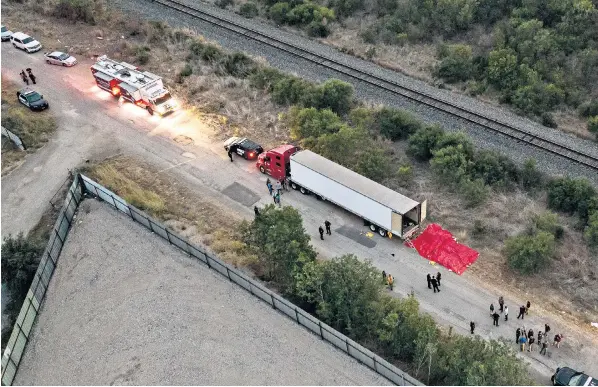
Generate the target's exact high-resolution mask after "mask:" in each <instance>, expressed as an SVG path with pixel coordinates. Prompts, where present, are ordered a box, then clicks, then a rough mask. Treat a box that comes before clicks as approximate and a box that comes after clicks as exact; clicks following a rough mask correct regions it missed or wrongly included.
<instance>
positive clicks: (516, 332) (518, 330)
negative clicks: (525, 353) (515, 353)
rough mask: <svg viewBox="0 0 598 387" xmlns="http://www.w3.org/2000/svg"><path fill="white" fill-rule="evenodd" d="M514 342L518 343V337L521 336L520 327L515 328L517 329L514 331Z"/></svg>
mask: <svg viewBox="0 0 598 387" xmlns="http://www.w3.org/2000/svg"><path fill="white" fill-rule="evenodd" d="M515 337H516V339H515V343H516V344H519V337H521V328H517V330H516V331H515Z"/></svg>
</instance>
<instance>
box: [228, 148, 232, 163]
mask: <svg viewBox="0 0 598 387" xmlns="http://www.w3.org/2000/svg"><path fill="white" fill-rule="evenodd" d="M228 158H229V159H230V162H231V163H232V162H233V148H232V147H230V148H228Z"/></svg>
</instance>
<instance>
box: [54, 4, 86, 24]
mask: <svg viewBox="0 0 598 387" xmlns="http://www.w3.org/2000/svg"><path fill="white" fill-rule="evenodd" d="M52 14H53V15H54V16H55V17H58V18H62V19H67V20H70V21H72V22H77V21H82V22H84V23H87V24H91V25H95V24H96V17H95V15H94V2H92V1H88V0H60V1H59V2H58V3H57V4H56V5H55V6H54V11H53V12H52Z"/></svg>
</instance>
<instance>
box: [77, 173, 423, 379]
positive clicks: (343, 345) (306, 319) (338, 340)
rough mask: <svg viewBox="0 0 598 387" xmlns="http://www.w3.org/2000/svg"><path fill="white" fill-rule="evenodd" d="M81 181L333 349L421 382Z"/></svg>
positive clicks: (381, 372) (91, 183) (385, 374)
mask: <svg viewBox="0 0 598 387" xmlns="http://www.w3.org/2000/svg"><path fill="white" fill-rule="evenodd" d="M81 180H82V182H83V185H84V189H85V191H86V192H89V193H92V194H93V195H95V196H96V197H98V198H99V199H101V200H103V201H105V202H106V203H108V204H110V205H112V206H113V207H114V208H116V209H117V210H118V211H120V212H122V213H123V214H125V215H127V216H129V217H131V219H133V220H134V221H136V222H138V223H140V224H142V225H143V226H145V227H146V228H148V229H149V230H151V231H152V232H154V233H156V234H158V235H160V236H161V237H162V238H164V239H166V240H167V241H168V242H169V243H170V244H172V245H175V246H176V247H178V248H179V249H181V250H183V251H184V252H185V253H187V254H189V255H190V256H192V257H195V258H197V259H199V260H200V261H201V262H203V263H205V264H206V265H207V266H208V267H209V268H211V269H213V270H215V271H217V272H218V273H220V274H222V275H223V276H225V277H226V278H228V279H229V280H230V281H231V282H234V283H235V284H237V285H239V286H241V287H242V288H244V289H245V290H247V291H248V292H250V293H251V294H253V295H254V296H256V297H258V298H259V299H260V300H262V301H264V302H266V303H267V304H268V305H270V306H272V307H273V308H274V309H276V310H278V311H280V312H282V313H283V314H284V315H286V316H287V317H289V318H290V319H292V320H294V321H295V322H297V323H298V324H299V325H301V326H303V327H305V328H307V329H308V330H310V331H311V332H312V333H314V334H316V335H318V336H319V337H320V338H321V339H322V340H325V341H327V342H329V343H330V344H332V345H334V346H335V347H336V348H338V349H340V350H342V351H343V352H345V353H347V354H348V355H349V356H351V357H352V358H354V359H356V360H358V361H359V362H360V363H363V364H365V365H366V366H368V367H369V368H371V369H373V370H374V371H375V372H376V373H378V374H379V375H381V376H383V377H385V378H386V379H388V380H390V381H391V382H393V383H395V384H396V385H399V386H421V385H423V384H422V383H421V382H419V381H418V380H416V379H414V378H413V377H411V376H410V375H408V374H407V373H405V372H403V371H401V370H400V369H398V368H397V367H395V366H394V365H392V364H390V363H389V362H387V361H386V360H384V359H382V358H381V357H380V356H378V355H376V354H375V353H373V352H372V351H370V350H369V349H367V348H365V347H363V346H362V345H360V344H358V343H356V342H355V341H353V340H351V339H350V338H348V337H347V336H345V335H343V334H342V333H340V332H338V331H337V330H335V329H334V328H331V327H330V326H328V325H326V324H325V323H323V322H322V321H320V320H319V319H317V318H315V317H313V316H312V315H310V314H309V313H307V312H306V311H304V310H303V309H301V308H299V307H298V306H296V305H294V304H293V303H291V302H290V301H288V300H285V299H284V298H282V297H281V296H279V295H278V294H276V293H274V292H272V291H271V290H269V289H268V288H266V287H265V286H263V285H261V284H260V283H258V282H257V281H255V280H253V279H251V278H249V277H247V275H245V274H244V273H242V272H241V271H239V270H237V269H235V268H234V267H232V266H230V265H228V264H227V263H225V262H223V261H221V260H220V259H218V258H215V257H213V256H211V255H210V253H208V252H206V251H205V249H203V248H200V247H197V246H194V245H192V244H191V243H189V242H188V241H187V240H186V239H185V238H183V237H181V236H179V235H178V234H176V233H175V232H173V231H171V230H169V229H168V228H166V227H165V226H163V225H162V224H161V223H159V222H157V221H156V220H154V219H152V218H151V217H149V216H148V215H146V214H144V213H143V212H141V211H140V210H138V209H137V208H135V207H133V206H131V205H129V204H128V203H127V202H126V201H125V200H124V199H122V198H121V197H119V196H118V195H116V194H115V193H113V192H111V191H109V190H108V189H106V188H105V187H103V186H101V185H99V184H98V183H96V182H95V181H93V180H91V179H90V178H88V177H86V176H83V175H81Z"/></svg>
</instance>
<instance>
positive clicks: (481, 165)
mask: <svg viewBox="0 0 598 387" xmlns="http://www.w3.org/2000/svg"><path fill="white" fill-rule="evenodd" d="M471 173H472V176H473V177H475V178H480V179H482V180H483V181H484V183H485V184H488V185H493V186H507V185H509V184H511V183H513V182H517V180H518V169H517V166H516V165H515V164H514V163H513V162H512V161H511V160H510V159H509V158H508V157H506V156H504V155H501V154H499V153H498V152H496V151H488V150H481V151H479V152H477V153H476V154H475V156H474V159H473V164H472V171H471Z"/></svg>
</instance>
